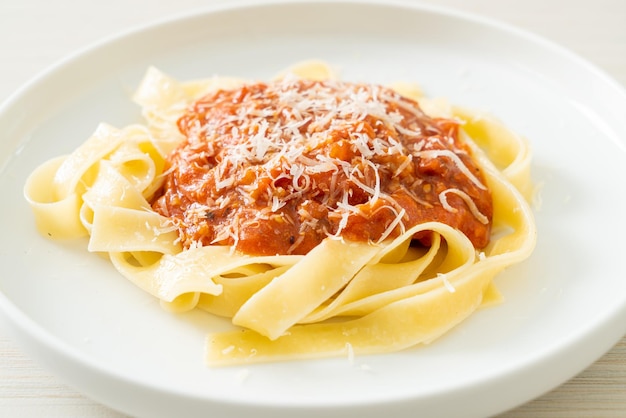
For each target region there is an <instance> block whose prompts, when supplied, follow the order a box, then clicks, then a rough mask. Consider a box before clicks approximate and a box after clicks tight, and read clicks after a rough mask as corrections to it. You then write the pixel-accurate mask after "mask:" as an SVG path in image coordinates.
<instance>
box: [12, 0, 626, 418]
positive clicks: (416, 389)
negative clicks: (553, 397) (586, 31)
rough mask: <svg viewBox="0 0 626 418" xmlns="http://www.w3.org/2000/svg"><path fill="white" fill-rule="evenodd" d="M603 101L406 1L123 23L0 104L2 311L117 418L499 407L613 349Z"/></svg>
mask: <svg viewBox="0 0 626 418" xmlns="http://www.w3.org/2000/svg"><path fill="white" fill-rule="evenodd" d="M357 11H358V12H357ZM357 15H358V16H359V18H358V19H355V18H354V16H357ZM301 16H308V17H309V19H307V20H306V21H302V19H301V18H299V17H301ZM157 46H158V47H157ZM138 51H140V52H138ZM565 68H566V69H567V71H566V72H564V69H565ZM79 73H80V74H82V76H81V77H80V78H77V77H76V74H79ZM563 74H567V77H563ZM625 105H626V95H625V93H624V91H623V89H621V88H620V87H618V86H617V84H616V83H614V82H613V81H612V80H610V79H609V78H608V77H606V76H605V75H603V74H602V73H601V72H599V71H598V70H596V69H595V68H593V67H592V66H590V65H589V64H587V63H585V62H584V61H583V60H581V59H579V58H578V57H576V56H573V55H572V54H571V53H569V52H567V51H564V50H562V49H561V48H559V47H558V46H555V45H553V44H550V43H549V42H546V41H544V40H542V39H539V38H537V37H535V36H533V35H530V34H527V33H524V32H521V31H518V30H516V29H514V28H511V27H507V26H505V25H501V24H498V23H496V22H491V21H488V20H485V19H482V18H479V17H476V16H471V15H465V14H461V13H457V12H453V11H449V10H442V9H438V8H434V7H424V6H418V5H414V4H412V3H409V2H406V3H403V2H394V3H391V4H389V3H384V4H383V2H376V1H365V2H357V1H346V2H300V1H296V2H284V1H278V2H267V3H255V4H248V3H238V4H236V5H234V6H233V5H231V6H225V5H224V6H220V7H215V8H212V9H210V10H206V11H202V12H198V13H195V14H193V15H187V16H181V17H178V18H174V19H171V20H168V21H165V22H161V23H157V24H154V25H151V26H148V27H144V28H140V29H137V30H134V31H131V32H128V33H125V34H123V35H119V36H117V37H114V38H111V39H109V40H106V41H104V42H102V43H100V44H98V45H96V46H94V47H92V48H89V49H87V50H85V51H83V52H81V53H79V54H76V55H75V56H73V57H70V58H68V59H67V60H65V61H63V62H61V63H60V64H58V65H57V66H55V67H54V68H52V69H50V70H49V71H47V72H46V73H44V74H42V75H41V76H40V77H38V78H37V79H35V80H34V81H33V82H31V83H30V84H29V85H27V86H26V87H24V88H23V89H22V90H20V91H19V92H18V93H17V94H15V95H14V96H13V97H12V98H11V99H10V100H9V101H7V102H6V103H5V104H3V106H2V107H1V108H0V127H1V128H2V129H1V132H2V133H1V134H0V135H2V136H1V137H0V138H1V140H0V147H1V150H2V155H3V157H2V158H3V159H2V163H1V165H0V192H1V193H2V194H3V196H5V197H4V199H5V200H4V201H5V202H8V201H10V202H11V205H6V203H5V204H4V206H3V217H2V223H3V227H4V230H5V234H3V236H2V237H1V238H0V262H1V263H2V265H4V266H7V270H6V271H8V272H9V274H3V275H2V277H1V278H0V290H1V293H0V306H1V307H2V311H3V312H4V314H5V315H6V316H7V317H8V319H9V323H10V324H11V325H12V329H13V330H14V333H15V335H16V338H17V339H19V340H20V341H21V342H23V344H24V346H25V347H26V348H27V349H30V350H31V352H32V353H34V355H35V356H36V357H38V358H39V359H41V361H43V362H44V363H45V364H46V365H48V367H50V368H51V369H52V370H53V371H54V372H55V373H56V374H58V375H59V376H60V377H62V378H64V379H65V380H66V381H68V382H69V383H71V384H73V385H74V386H75V387H77V388H79V389H80V390H81V391H82V392H83V393H85V394H86V395H87V396H90V397H92V398H93V399H95V400H97V401H99V402H102V403H103V404H105V405H108V406H110V407H112V408H114V409H116V410H119V411H121V412H124V413H127V414H130V415H133V416H173V415H176V414H177V413H178V412H180V411H185V415H186V416H205V415H206V414H207V413H211V414H212V415H216V416H246V415H251V414H253V413H254V414H255V416H293V415H294V414H297V415H298V416H317V415H319V414H321V413H323V414H324V415H325V416H359V417H364V416H372V417H373V416H380V415H381V414H383V413H391V414H394V415H396V416H410V415H411V414H412V412H413V411H415V410H416V409H418V410H420V411H421V412H420V413H421V414H422V415H423V416H449V415H455V414H459V413H461V412H462V413H463V415H464V416H486V415H493V414H497V413H500V412H503V411H505V410H507V409H510V408H512V407H514V406H516V405H519V404H521V403H523V402H526V401H528V400H530V399H532V398H533V397H536V396H539V395H540V394H542V393H544V392H545V391H548V390H550V389H551V388H553V387H555V386H557V385H559V384H561V383H562V382H564V381H565V380H567V379H568V378H570V377H572V376H573V375H574V374H576V373H578V372H579V371H581V370H582V369H583V368H585V367H586V366H587V365H589V364H590V363H591V362H593V361H594V360H595V359H597V358H598V357H599V356H601V355H602V354H603V353H604V352H605V351H607V350H608V349H609V348H610V347H611V346H612V345H613V344H614V343H615V342H616V341H617V340H618V339H619V338H621V337H622V336H623V335H624V332H625V331H626V330H625V329H624V323H626V321H625V319H626V318H625V317H626V296H624V295H625V294H626V292H622V291H621V290H623V289H624V285H623V283H622V282H623V281H622V280H621V279H620V277H619V276H620V274H619V271H620V266H619V262H618V261H619V255H620V254H619V246H620V244H619V237H620V235H621V233H626V231H625V230H624V226H625V225H624V222H623V220H622V219H623V216H622V214H623V213H624V211H625V210H626V196H624V194H623V193H622V192H621V190H622V189H623V188H620V186H619V179H623V178H626V164H624V158H625V155H626V154H625V152H624V151H626V142H625V141H624V140H623V138H624V137H626V125H625V124H624V121H623V118H621V117H620V114H619V110H618V109H620V108H623V107H624V106H625ZM590 149H593V155H594V159H590V152H589V150H590ZM513 389H515V390H513ZM477 400H480V401H477Z"/></svg>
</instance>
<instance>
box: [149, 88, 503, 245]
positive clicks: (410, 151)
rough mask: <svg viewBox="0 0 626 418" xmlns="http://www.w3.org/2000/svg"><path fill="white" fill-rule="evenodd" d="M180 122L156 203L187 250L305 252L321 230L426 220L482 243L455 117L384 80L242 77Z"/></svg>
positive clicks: (477, 183) (381, 228)
mask: <svg viewBox="0 0 626 418" xmlns="http://www.w3.org/2000/svg"><path fill="white" fill-rule="evenodd" d="M178 127H179V129H180V131H181V132H182V133H183V134H184V135H185V137H186V140H185V141H184V142H183V143H182V144H181V145H180V146H179V147H178V148H177V149H176V150H175V151H174V152H173V153H172V154H171V155H170V156H169V158H168V161H167V167H168V168H167V174H166V176H165V181H164V184H163V187H162V189H161V190H160V191H159V193H158V194H157V195H156V196H155V198H154V199H153V208H154V209H155V210H156V211H157V212H158V213H160V214H162V215H164V216H167V217H170V218H172V219H173V220H174V222H175V223H176V225H177V226H178V227H179V230H180V237H181V241H182V243H183V246H184V247H185V248H190V247H195V246H199V245H211V244H219V245H233V244H234V245H235V246H236V248H237V250H239V251H241V252H243V253H247V254H259V255H274V254H306V253H307V252H308V251H310V250H311V249H312V248H313V247H315V246H316V245H317V244H319V243H320V242H321V241H322V240H323V239H324V238H326V237H328V236H334V237H340V236H341V237H343V238H345V239H348V240H353V241H377V240H380V239H382V238H386V237H388V238H390V237H394V236H397V235H399V234H400V233H401V232H402V231H403V230H404V229H406V228H409V227H411V226H413V225H415V224H418V223H422V222H427V221H440V222H444V223H446V224H448V225H450V226H453V227H455V228H458V229H460V230H461V231H462V232H463V233H465V234H466V235H467V236H468V238H469V239H470V240H471V241H472V242H473V244H474V245H475V246H476V247H477V248H482V247H484V246H485V245H487V243H488V242H489V236H490V228H491V217H492V211H493V209H492V200H491V195H490V192H489V190H487V188H486V187H485V186H484V184H485V183H484V180H483V177H482V175H481V173H480V170H479V169H478V167H477V166H476V164H475V163H474V162H473V160H472V158H471V156H470V152H469V149H468V147H467V146H466V145H465V144H464V143H463V142H462V141H461V140H460V139H459V136H458V128H459V127H458V123H457V122H456V121H454V120H449V119H442V118H430V117H428V116H427V115H425V114H424V113H423V112H422V111H421V110H420V108H419V106H418V104H417V103H416V102H414V101H412V100H410V99H407V98H404V97H402V96H400V95H399V94H397V93H396V92H394V91H392V90H390V89H388V88H384V87H381V86H377V85H366V84H356V83H347V82H340V81H324V82H320V81H305V80H298V79H294V78H286V79H284V80H281V81H276V82H272V83H255V84H249V85H244V86H242V87H241V88H238V89H235V90H220V91H217V92H215V93H213V94H210V95H209V96H207V97H205V98H203V99H201V100H199V101H198V102H196V103H195V104H194V105H193V106H192V107H191V108H190V109H189V110H188V111H187V113H185V114H184V115H183V116H182V117H181V118H180V119H179V121H178ZM468 199H469V200H471V202H473V203H474V204H475V208H474V209H472V208H471V207H470V204H468V202H467V200H468ZM416 238H418V239H422V240H427V239H428V237H426V236H423V237H416Z"/></svg>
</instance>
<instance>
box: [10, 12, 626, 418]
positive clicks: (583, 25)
mask: <svg viewBox="0 0 626 418" xmlns="http://www.w3.org/2000/svg"><path fill="white" fill-rule="evenodd" d="M209 1H210V0H209ZM209 1H207V0H204V1H202V0H161V1H159V0H106V1H105V0H98V1H89V2H88V1H83V2H81V1H76V0H0V101H3V100H4V99H6V98H7V97H8V96H9V95H10V94H11V93H12V92H13V91H14V90H16V89H17V88H18V87H19V86H20V85H21V84H23V83H24V82H26V81H27V80H29V79H30V78H31V77H33V76H34V75H35V74H37V73H38V72H40V71H42V70H43V69H44V68H46V67H47V66H48V65H50V64H52V63H54V62H55V61H57V60H59V59H60V58H62V57H63V56H65V55H66V54H69V53H71V52H73V51H75V50H77V49H79V48H83V47H85V46H87V45H89V44H90V43H92V42H94V41H96V40H99V39H100V38H102V37H104V36H108V35H110V34H113V33H116V32H119V31H121V30H125V29H128V28H130V27H133V26H136V25H138V24H144V23H149V22H151V21H154V20H157V19H161V18H164V17H166V16H168V15H171V14H172V13H179V12H184V11H187V10H193V9H195V8H198V7H202V6H205V5H206V4H207V3H208V2H209ZM431 3H437V4H441V5H447V6H452V7H456V8H458V9H461V10H465V11H469V12H474V13H479V14H482V15H485V16H488V17H493V18H496V19H499V20H502V21H505V22H508V23H512V24H514V25H516V26H518V27H520V28H523V29H527V30H530V31H532V32H535V33H537V34H539V35H542V36H544V37H546V38H548V39H551V40H553V41H555V42H557V43H560V44H562V45H564V46H565V47H567V48H569V49H571V50H573V51H574V52H576V53H578V54H579V55H582V56H583V57H585V58H586V59H588V60H589V61H591V62H592V63H594V64H596V65H597V66H598V67H600V68H601V69H603V70H604V71H606V72H607V73H608V74H609V75H611V76H612V77H614V78H615V79H616V80H617V81H618V82H620V83H621V84H623V85H625V86H626V1H624V0H553V1H550V0H524V1H516V0H467V1H463V0H438V1H435V0H431ZM624 180H625V181H626V179H624ZM2 204H6V203H5V202H2ZM1 271H2V269H0V274H2V272H1ZM625 279H626V277H625ZM120 416H122V415H120V414H119V413H117V412H115V411H113V410H111V409H109V408H107V407H105V406H102V405H99V404H97V403H95V402H93V401H91V400H89V399H87V398H85V397H83V396H82V395H80V394H79V393H78V392H77V391H76V390H74V389H72V388H70V387H68V386H66V385H65V384H64V383H62V382H61V381H59V380H58V379H57V378H55V377H54V376H52V375H51V374H50V373H49V372H48V371H46V370H44V369H42V368H41V367H40V366H39V365H38V364H37V363H36V362H35V361H33V360H32V359H30V358H29V357H28V356H27V355H26V354H24V353H23V352H22V351H21V349H20V348H19V347H18V346H17V344H16V343H15V342H13V341H12V340H10V339H9V337H8V336H7V332H6V325H5V324H2V323H1V322H0V417H51V418H53V417H84V418H104V417H120ZM503 416H504V417H507V418H512V417H560V418H566V417H592V416H593V417H626V338H624V339H622V340H621V341H620V342H619V343H618V344H617V345H616V346H615V347H614V348H613V349H612V350H611V351H610V352H609V353H607V354H606V355H605V356H604V357H602V358H601V359H599V360H598V361H597V362H596V363H594V364H593V365H591V366H590V367H589V368H588V369H587V370H585V371H583V372H582V373H580V374H579V375H578V376H576V377H575V378H573V379H571V380H570V381H569V382H566V383H565V384H563V385H562V386H560V387H558V388H556V389H555V390H553V391H552V392H550V393H547V394H545V395H544V396H542V397H540V398H538V399H536V400H534V401H532V402H529V403H527V404H525V405H522V406H520V407H518V408H517V409H515V410H513V411H509V412H508V413H506V414H504V415H503Z"/></svg>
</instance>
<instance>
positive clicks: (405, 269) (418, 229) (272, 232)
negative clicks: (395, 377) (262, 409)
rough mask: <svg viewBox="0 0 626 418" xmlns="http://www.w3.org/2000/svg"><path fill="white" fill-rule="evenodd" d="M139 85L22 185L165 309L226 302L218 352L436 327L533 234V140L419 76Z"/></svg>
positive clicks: (271, 352) (334, 345)
mask: <svg viewBox="0 0 626 418" xmlns="http://www.w3.org/2000/svg"><path fill="white" fill-rule="evenodd" d="M134 100H135V102H136V103H137V104H138V105H139V106H141V109H142V113H143V116H144V118H145V121H144V123H142V124H136V125H130V126H126V127H123V128H116V127H113V126H110V125H107V124H101V125H100V126H99V127H98V128H97V129H96V131H95V132H94V134H93V135H92V136H91V137H90V138H89V139H87V141H85V142H84V143H83V145H81V146H80V147H79V148H78V149H76V150H75V151H74V152H73V153H72V154H70V155H66V156H61V157H57V158H54V159H51V160H50V161H48V162H45V163H44V164H42V165H41V166H39V167H38V168H36V169H35V171H34V172H33V173H32V174H31V176H30V177H29V178H28V180H27V182H26V185H25V196H26V198H27V200H28V202H29V203H30V205H31V207H32V209H33V212H34V214H35V221H36V224H37V227H38V229H39V230H40V231H41V233H42V234H43V235H44V236H49V237H51V238H54V239H73V238H78V237H82V236H88V237H89V243H88V250H89V251H90V252H95V253H102V254H105V255H107V256H108V257H109V258H110V260H111V262H112V264H113V265H114V266H115V268H116V269H117V271H119V272H120V273H121V275H123V276H124V277H126V278H127V279H128V280H130V281H131V282H133V283H134V284H135V285H137V286H138V287H139V288H141V289H143V290H144V291H146V292H148V293H150V294H151V295H153V296H154V297H156V298H158V299H159V300H160V301H161V304H162V306H163V307H164V308H166V309H168V310H171V311H173V312H184V311H187V310H190V309H202V310H204V311H207V312H209V313H211V314H214V315H218V316H222V317H226V318H230V319H231V320H232V323H233V324H234V325H235V326H236V329H234V330H233V331H231V332H218V333H215V332H211V330H207V339H206V341H207V348H206V361H207V363H208V364H209V365H214V366H217V365H233V364H244V363H253V362H263V361H276V360H287V359H303V358H317V357H327V356H338V355H350V356H351V355H353V354H371V353H386V352H394V351H398V350H402V349H405V348H408V347H413V346H415V345H417V344H420V343H430V342H431V341H433V340H435V339H436V338H437V337H439V336H441V335H442V334H444V333H445V332H446V331H448V330H450V329H451V328H452V327H454V326H455V325H457V324H458V323H460V322H461V321H463V320H464V319H465V318H467V317H468V316H469V315H470V314H471V313H472V312H474V311H475V310H476V309H477V308H479V307H480V306H483V305H487V304H491V303H494V302H497V301H498V300H499V294H498V292H497V290H496V289H495V286H494V284H493V279H494V277H495V276H496V275H497V274H498V273H499V272H501V271H502V270H503V269H505V268H506V267H508V266H511V265H513V264H515V263H519V262H521V261H522V260H524V259H526V258H527V257H528V256H529V255H530V254H531V252H532V250H533V248H534V245H535V239H536V238H535V236H536V231H535V226H534V221H533V216H532V213H531V210H530V208H529V205H528V203H527V201H528V200H529V199H530V198H531V194H532V185H531V182H530V151H529V149H528V146H527V143H526V141H525V140H523V139H522V138H520V137H519V136H517V135H516V134H514V133H512V132H511V131H510V130H508V129H507V128H506V127H505V126H504V125H502V124H501V123H500V122H498V121H496V120H495V119H493V118H492V117H490V116H488V115H485V114H481V113H477V112H474V111H471V110H468V109H462V108H457V107H454V106H451V105H450V104H448V103H447V102H445V101H442V100H429V99H426V98H424V97H422V95H421V91H420V90H419V88H417V87H416V86H415V85H414V84H397V85H393V86H390V87H382V86H373V85H365V84H356V83H346V82H342V81H340V80H338V79H337V77H336V76H335V74H334V72H333V71H332V70H331V69H330V67H329V66H327V65H326V64H324V63H321V62H307V63H302V64H298V65H296V66H293V67H291V68H289V69H287V70H286V71H284V72H282V73H281V74H280V75H279V76H278V77H277V78H276V80H273V81H270V82H266V83H258V82H251V81H247V80H239V79H234V78H222V77H214V78H211V79H204V80H197V81H191V82H179V81H177V80H175V79H173V78H172V77H170V76H168V75H166V74H164V73H162V72H160V71H159V70H157V69H155V68H150V69H149V70H148V72H147V74H146V76H145V78H144V79H143V81H142V83H141V85H140V86H139V88H138V90H137V92H136V93H135V95H134ZM418 104H419V105H418ZM268 121H269V122H268ZM420 176H421V177H420Z"/></svg>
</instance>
